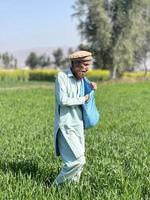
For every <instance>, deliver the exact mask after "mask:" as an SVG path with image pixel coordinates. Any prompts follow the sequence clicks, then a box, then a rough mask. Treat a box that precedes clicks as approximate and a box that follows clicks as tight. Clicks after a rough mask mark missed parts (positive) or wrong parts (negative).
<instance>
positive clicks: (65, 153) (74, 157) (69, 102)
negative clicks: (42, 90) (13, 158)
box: [54, 69, 85, 185]
mask: <svg viewBox="0 0 150 200" xmlns="http://www.w3.org/2000/svg"><path fill="white" fill-rule="evenodd" d="M80 87H81V81H80V80H77V79H76V78H75V77H74V75H73V74H72V72H71V70H70V69H68V70H66V71H64V72H59V73H58V76H57V78H56V82H55V97H56V98H55V99H56V101H55V125H54V143H55V150H56V155H57V156H59V155H60V156H61V158H62V160H63V162H64V166H63V168H62V170H61V171H60V173H59V175H58V176H57V177H56V179H55V181H54V184H57V185H58V184H61V183H63V182H65V181H66V180H67V181H77V182H78V181H79V179H80V175H81V172H82V169H83V165H84V164H85V156H84V152H85V140H84V127H83V120H82V111H81V105H82V104H84V103H85V98H84V97H80Z"/></svg>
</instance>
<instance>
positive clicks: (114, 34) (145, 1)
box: [73, 0, 150, 78]
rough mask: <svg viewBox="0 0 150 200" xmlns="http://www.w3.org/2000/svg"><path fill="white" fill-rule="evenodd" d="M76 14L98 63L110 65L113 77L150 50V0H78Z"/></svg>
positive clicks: (130, 68) (98, 66) (97, 65)
mask: <svg viewBox="0 0 150 200" xmlns="http://www.w3.org/2000/svg"><path fill="white" fill-rule="evenodd" d="M73 9H74V14H73V16H74V17H76V18H77V19H78V30H79V32H80V34H81V36H82V39H83V41H84V42H85V44H86V46H87V49H89V50H91V51H92V52H93V53H94V58H95V66H96V67H97V68H102V69H103V68H105V69H109V70H110V72H111V78H116V76H117V75H119V73H122V72H123V71H125V70H132V69H133V67H134V66H135V65H137V63H141V62H143V63H144V66H145V72H147V66H146V62H145V61H146V59H147V53H148V52H149V51H150V1H149V0H92V1H91V0H76V1H75V3H74V5H73Z"/></svg>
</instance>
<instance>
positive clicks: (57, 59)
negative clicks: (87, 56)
mask: <svg viewBox="0 0 150 200" xmlns="http://www.w3.org/2000/svg"><path fill="white" fill-rule="evenodd" d="M53 56H54V64H55V66H56V67H60V66H61V65H62V64H63V62H64V55H63V50H62V49H61V48H58V49H56V50H55V51H54V52H53Z"/></svg>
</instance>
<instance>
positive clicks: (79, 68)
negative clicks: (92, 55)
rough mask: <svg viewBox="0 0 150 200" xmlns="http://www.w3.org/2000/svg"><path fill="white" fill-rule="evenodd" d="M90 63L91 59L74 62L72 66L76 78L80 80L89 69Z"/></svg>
mask: <svg viewBox="0 0 150 200" xmlns="http://www.w3.org/2000/svg"><path fill="white" fill-rule="evenodd" d="M90 65H91V61H80V62H78V63H76V64H75V66H74V68H73V73H74V75H75V77H76V78H77V79H78V80H81V79H82V78H83V77H84V76H85V75H86V72H87V71H88V70H89V67H90Z"/></svg>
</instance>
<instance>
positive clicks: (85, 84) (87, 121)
mask: <svg viewBox="0 0 150 200" xmlns="http://www.w3.org/2000/svg"><path fill="white" fill-rule="evenodd" d="M94 93H95V92H94V90H93V89H92V87H91V84H90V81H89V80H88V79H87V78H83V79H82V84H81V92H80V96H85V95H87V94H88V95H89V99H88V101H86V102H85V104H83V105H82V114H83V122H84V128H85V129H87V128H91V127H93V126H95V125H96V124H97V123H98V121H99V119H100V114H99V112H98V110H97V108H96V104H95V97H94Z"/></svg>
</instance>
